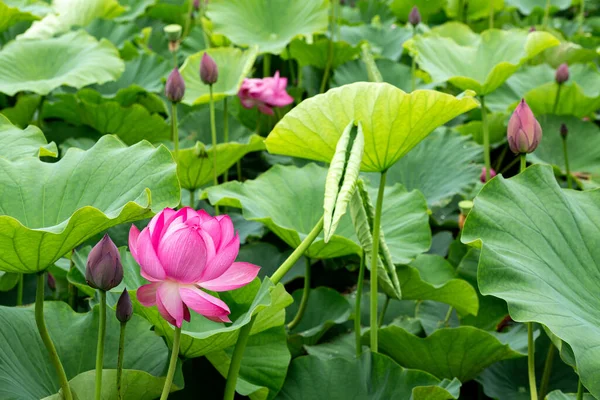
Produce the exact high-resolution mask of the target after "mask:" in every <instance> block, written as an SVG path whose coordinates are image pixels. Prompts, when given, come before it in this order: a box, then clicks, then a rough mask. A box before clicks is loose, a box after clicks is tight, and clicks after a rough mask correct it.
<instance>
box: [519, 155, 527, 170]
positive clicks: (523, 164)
mask: <svg viewBox="0 0 600 400" xmlns="http://www.w3.org/2000/svg"><path fill="white" fill-rule="evenodd" d="M519 157H520V159H521V164H520V165H521V166H520V168H519V172H523V171H525V169H526V168H527V154H525V153H521V154H520V155H519Z"/></svg>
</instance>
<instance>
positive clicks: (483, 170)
mask: <svg viewBox="0 0 600 400" xmlns="http://www.w3.org/2000/svg"><path fill="white" fill-rule="evenodd" d="M486 172H487V169H486V168H485V167H483V168H481V175H480V176H479V180H480V181H481V183H485V182H486V179H485V178H486ZM495 176H496V171H494V169H493V168H490V179H492V178H493V177H495Z"/></svg>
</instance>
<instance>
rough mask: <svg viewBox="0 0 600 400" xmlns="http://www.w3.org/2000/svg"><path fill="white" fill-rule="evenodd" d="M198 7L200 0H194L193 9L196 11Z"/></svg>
mask: <svg viewBox="0 0 600 400" xmlns="http://www.w3.org/2000/svg"><path fill="white" fill-rule="evenodd" d="M199 9H200V0H194V10H196V11H198V10H199Z"/></svg>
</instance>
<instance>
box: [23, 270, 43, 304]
mask: <svg viewBox="0 0 600 400" xmlns="http://www.w3.org/2000/svg"><path fill="white" fill-rule="evenodd" d="M23 279H24V278H23V274H19V281H18V282H17V305H18V306H22V305H23ZM44 284H45V282H44Z"/></svg>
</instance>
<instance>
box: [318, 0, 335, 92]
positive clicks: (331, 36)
mask: <svg viewBox="0 0 600 400" xmlns="http://www.w3.org/2000/svg"><path fill="white" fill-rule="evenodd" d="M338 1H339V0H332V1H331V23H330V25H329V28H330V32H329V47H328V48H327V63H326V64H325V71H324V72H323V79H322V80H321V87H320V89H319V93H324V92H325V87H326V86H327V81H328V80H329V73H330V72H331V67H332V64H333V51H334V46H333V41H334V39H335V30H336V28H335V24H336V4H337V2H338Z"/></svg>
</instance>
